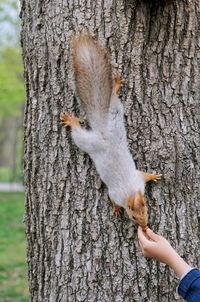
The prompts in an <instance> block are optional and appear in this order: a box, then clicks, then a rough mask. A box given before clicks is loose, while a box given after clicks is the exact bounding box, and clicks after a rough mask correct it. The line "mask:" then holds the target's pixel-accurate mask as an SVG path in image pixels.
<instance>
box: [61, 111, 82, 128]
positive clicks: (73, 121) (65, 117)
mask: <svg viewBox="0 0 200 302" xmlns="http://www.w3.org/2000/svg"><path fill="white" fill-rule="evenodd" d="M60 123H61V125H62V126H63V127H73V126H78V125H80V120H79V119H78V118H77V117H73V116H71V115H69V114H68V113H66V112H62V113H61V114H60Z"/></svg>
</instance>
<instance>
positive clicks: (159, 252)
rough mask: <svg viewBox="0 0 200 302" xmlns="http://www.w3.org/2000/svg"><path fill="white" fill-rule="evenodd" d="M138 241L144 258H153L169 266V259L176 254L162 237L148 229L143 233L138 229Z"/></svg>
mask: <svg viewBox="0 0 200 302" xmlns="http://www.w3.org/2000/svg"><path fill="white" fill-rule="evenodd" d="M138 239H139V244H140V247H141V249H142V252H143V254H144V256H145V257H149V258H153V259H156V260H158V261H161V262H163V263H166V264H168V265H169V264H170V259H171V257H173V256H174V255H175V254H176V251H175V250H174V249H173V247H172V246H171V244H170V243H169V242H168V241H167V240H166V239H165V238H164V237H163V236H160V235H157V234H155V233H154V232H153V231H152V230H151V229H149V228H147V229H146V231H145V232H143V230H142V228H141V227H138Z"/></svg>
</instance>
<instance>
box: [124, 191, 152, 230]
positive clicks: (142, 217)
mask: <svg viewBox="0 0 200 302" xmlns="http://www.w3.org/2000/svg"><path fill="white" fill-rule="evenodd" d="M126 212H127V214H128V216H129V218H130V219H131V220H133V221H134V222H135V223H137V224H139V225H140V226H142V227H143V229H145V228H146V227H147V223H148V209H147V205H146V202H145V199H144V196H143V194H142V193H141V192H138V193H137V194H136V196H135V197H133V196H132V195H131V196H129V198H128V200H127V205H126Z"/></svg>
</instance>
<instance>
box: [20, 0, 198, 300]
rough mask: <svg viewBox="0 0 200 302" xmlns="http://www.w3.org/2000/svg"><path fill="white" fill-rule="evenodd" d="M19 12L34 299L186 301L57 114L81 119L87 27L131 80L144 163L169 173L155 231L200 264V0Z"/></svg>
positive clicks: (26, 3) (134, 137)
mask: <svg viewBox="0 0 200 302" xmlns="http://www.w3.org/2000/svg"><path fill="white" fill-rule="evenodd" d="M21 17H22V45H23V54H24V65H25V78H26V89H27V102H26V108H25V183H26V233H27V242H28V266H29V284H30V297H31V301H35V302H40V301H41V302H45V301H48V302H49V301H50V302H55V301H60V302H66V301H67V302H75V301H87V302H94V301H98V302H100V301H101V302H102V301H106V302H112V301H113V302H121V301H131V302H132V301H142V302H144V301H148V302H155V301H159V302H165V301H170V302H172V301H181V299H180V298H179V297H178V295H177V294H176V286H177V282H178V280H177V279H176V278H175V275H174V273H173V272H172V271H171V270H170V269H169V268H168V267H166V266H165V265H163V264H160V263H157V262H155V261H153V260H147V259H145V258H144V257H143V255H142V253H141V250H140V248H139V245H138V240H137V227H136V226H135V225H134V224H133V223H132V222H131V221H130V220H129V219H128V218H127V217H126V215H125V213H124V214H123V215H122V218H120V219H117V218H114V217H113V214H112V206H111V202H110V201H109V199H108V195H107V189H106V187H105V186H104V184H102V182H101V180H100V178H99V176H98V175H97V173H96V170H95V167H94V165H93V164H92V162H91V160H90V159H89V157H88V155H86V154H84V153H83V152H81V151H80V150H79V149H78V148H77V147H76V146H75V145H74V144H73V142H72V140H71V137H70V133H69V132H68V131H66V130H65V129H62V127H61V126H60V124H59V114H60V112H62V111H68V112H70V113H73V114H75V115H77V116H81V117H83V109H82V107H81V106H80V105H79V103H78V102H77V100H76V98H75V97H74V89H73V88H74V83H73V74H72V70H71V64H70V40H71V37H72V36H73V34H74V33H75V32H76V31H78V30H80V29H83V28H87V29H89V31H90V32H91V33H92V34H93V35H94V36H95V37H97V38H98V39H100V41H101V42H102V44H103V45H104V46H106V47H107V49H108V50H109V53H110V54H111V60H112V63H113V65H114V66H115V67H117V70H118V71H119V72H120V73H121V75H122V78H123V79H124V80H125V84H124V87H123V89H122V91H121V99H122V102H123V104H124V107H125V120H126V126H127V133H128V140H129V145H130V150H131V153H132V155H133V158H134V159H135V161H136V164H137V167H138V168H139V169H141V170H143V171H154V172H157V173H162V174H163V177H162V180H161V181H160V182H159V183H158V184H155V185H154V184H150V185H148V186H147V188H146V198H147V201H148V205H149V225H150V226H151V227H152V228H153V229H154V230H155V231H157V232H159V233H160V234H163V235H164V236H165V237H166V238H168V239H169V240H170V242H171V243H172V245H173V246H174V247H175V248H176V249H177V250H178V252H179V253H180V255H181V256H183V257H184V258H185V259H186V260H187V261H188V262H189V263H190V264H191V265H192V266H200V249H199V243H200V242H199V235H200V234H199V216H200V212H199V205H200V204H199V196H200V191H199V179H200V164H199V163H200V153H199V143H200V137H199V128H198V114H199V113H198V109H199V103H198V102H199V99H200V89H199V80H200V61H199V58H200V52H199V51H200V39H199V36H200V31H199V17H200V3H199V1H198V0H185V1H178V0H174V1H170V0H169V1H160V2H159V1H142V0H141V1H137V3H136V1H135V0H132V1H128V0H119V1H111V0H106V1H97V0H95V1H86V0H79V1H77V0H74V1H61V0H57V1H56V2H54V1H39V0H22V10H21Z"/></svg>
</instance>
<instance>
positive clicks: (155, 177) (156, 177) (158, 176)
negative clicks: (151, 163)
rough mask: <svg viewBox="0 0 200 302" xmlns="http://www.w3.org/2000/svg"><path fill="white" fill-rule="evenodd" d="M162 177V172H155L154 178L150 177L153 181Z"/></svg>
mask: <svg viewBox="0 0 200 302" xmlns="http://www.w3.org/2000/svg"><path fill="white" fill-rule="evenodd" d="M161 177H162V174H155V175H154V178H153V179H152V180H153V181H155V182H157V181H158V180H160V179H161Z"/></svg>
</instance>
